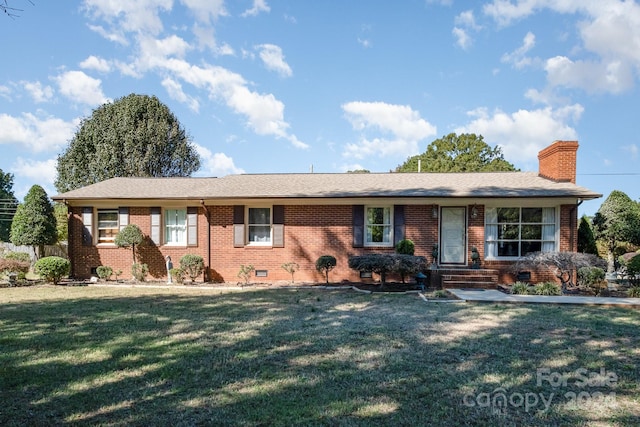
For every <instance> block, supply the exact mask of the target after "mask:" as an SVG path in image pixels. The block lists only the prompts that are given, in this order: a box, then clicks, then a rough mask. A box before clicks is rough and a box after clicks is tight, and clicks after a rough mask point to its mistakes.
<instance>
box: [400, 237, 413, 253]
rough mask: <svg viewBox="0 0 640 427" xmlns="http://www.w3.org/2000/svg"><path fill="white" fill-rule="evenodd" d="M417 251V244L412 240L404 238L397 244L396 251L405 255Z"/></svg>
mask: <svg viewBox="0 0 640 427" xmlns="http://www.w3.org/2000/svg"><path fill="white" fill-rule="evenodd" d="M415 251H416V245H415V244H414V243H413V241H412V240H409V239H402V240H400V241H399V242H398V243H397V244H396V253H398V254H403V255H413V254H414V253H415Z"/></svg>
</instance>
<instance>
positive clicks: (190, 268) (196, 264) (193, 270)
mask: <svg viewBox="0 0 640 427" xmlns="http://www.w3.org/2000/svg"><path fill="white" fill-rule="evenodd" d="M180 268H181V269H182V271H184V272H185V274H186V275H187V276H189V278H190V279H191V281H192V282H195V281H196V279H197V278H198V276H200V275H201V274H202V272H203V271H204V260H203V259H202V257H201V256H200V255H193V254H186V255H184V256H183V257H182V258H180Z"/></svg>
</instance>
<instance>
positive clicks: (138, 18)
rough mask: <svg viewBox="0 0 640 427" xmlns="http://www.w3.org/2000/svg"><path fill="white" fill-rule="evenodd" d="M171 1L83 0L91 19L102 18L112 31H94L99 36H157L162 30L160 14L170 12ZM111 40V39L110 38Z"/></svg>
mask: <svg viewBox="0 0 640 427" xmlns="http://www.w3.org/2000/svg"><path fill="white" fill-rule="evenodd" d="M172 5H173V0H136V1H119V0H84V10H85V11H86V12H87V13H88V14H89V15H90V16H91V17H92V18H93V19H97V18H102V19H104V20H105V21H106V22H107V23H109V24H110V25H111V27H112V28H113V30H112V31H111V32H110V31H109V30H105V29H104V28H102V27H100V28H102V31H103V33H101V32H100V29H94V28H92V29H93V30H94V31H98V32H99V33H101V35H103V36H104V35H107V34H121V32H122V31H124V32H137V33H149V34H159V33H160V32H161V31H162V29H163V25H162V20H161V19H160V13H161V12H167V11H170V10H171V7H172ZM110 39H111V38H110Z"/></svg>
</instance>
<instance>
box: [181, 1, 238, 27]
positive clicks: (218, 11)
mask: <svg viewBox="0 0 640 427" xmlns="http://www.w3.org/2000/svg"><path fill="white" fill-rule="evenodd" d="M180 2H181V3H182V4H184V5H185V6H187V8H189V9H190V10H191V12H193V14H194V16H195V18H196V19H197V20H198V21H200V22H206V23H209V22H211V21H212V20H215V19H216V18H218V17H220V16H227V15H228V13H227V10H226V9H225V8H224V0H180Z"/></svg>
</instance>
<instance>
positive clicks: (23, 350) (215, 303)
mask: <svg viewBox="0 0 640 427" xmlns="http://www.w3.org/2000/svg"><path fill="white" fill-rule="evenodd" d="M639 327H640V313H638V312H637V311H634V310H630V309H622V308H611V307H581V306H577V307H573V306H572V307H565V306H562V307H560V306H554V305H492V304H481V305H472V304H461V303H456V304H440V303H426V302H424V301H423V300H422V299H421V298H420V297H419V296H418V295H416V294H363V293H360V292H355V291H348V290H339V291H328V290H318V289H308V290H307V289H304V290H300V289H281V290H265V289H252V290H244V291H214V290H205V289H194V288H176V289H154V288H125V287H65V286H57V287H54V286H38V287H30V288H8V289H0V425H6V426H18V425H20V426H21V425H51V424H91V425H110V426H123V425H175V426H182V425H234V426H270V425H274V426H275V425H283V426H284V425H287V426H288V425H332V426H333V425H344V426H350V425H363V426H364V425H392V426H398V425H447V426H449V425H456V426H463V425H487V426H489V425H491V426H494V425H540V426H542V425H593V426H603V425H606V426H611V425H620V426H622V425H637V423H638V421H639V420H640V389H639V385H638V384H640V374H639V372H640V371H639V370H638V362H640V335H639V334H638V328H639ZM539 369H547V371H538V370H539ZM580 369H584V370H580ZM601 370H604V373H605V374H606V375H609V374H615V375H616V376H617V378H616V380H615V381H614V382H613V384H603V383H602V382H600V383H598V381H595V380H593V381H592V382H591V383H590V384H587V385H585V384H581V383H583V382H587V381H583V380H586V379H587V378H588V377H589V376H597V375H600V374H601V373H603V372H602V371H601ZM539 372H543V373H542V374H539ZM544 372H546V373H544ZM561 374H562V375H564V376H561ZM596 374H597V375H596ZM606 375H605V376H606ZM539 378H542V380H541V381H538V379H539ZM597 379H598V378H596V380H597ZM600 379H602V378H600ZM563 381H564V382H563ZM565 382H566V384H565ZM581 385H582V386H581ZM554 386H555V387H554ZM501 393H503V394H504V395H505V396H506V397H507V398H508V399H511V401H510V402H509V401H507V404H506V405H501V404H500V400H499V399H498V397H500V394H501ZM581 393H582V394H581ZM612 393H613V394H612ZM534 397H536V398H537V399H538V402H537V404H536V405H535V406H534V405H533V398H534ZM520 398H522V400H520ZM541 398H544V399H545V401H549V402H550V404H549V406H548V408H547V409H545V406H544V404H543V402H542V400H541ZM487 399H488V400H487ZM526 399H528V400H526ZM607 399H608V400H607ZM492 402H494V403H495V404H494V403H492ZM526 402H528V403H527V405H528V406H525V403H526Z"/></svg>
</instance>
